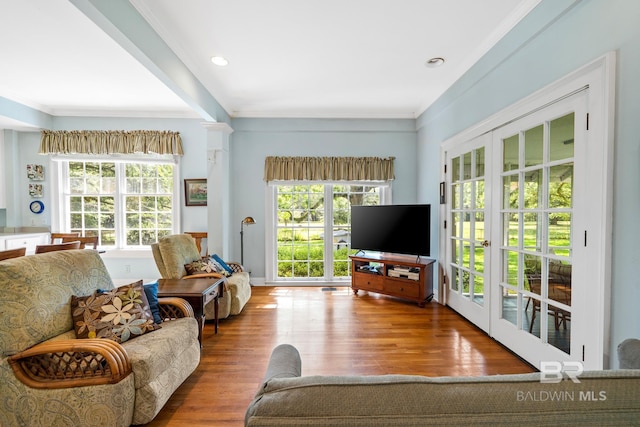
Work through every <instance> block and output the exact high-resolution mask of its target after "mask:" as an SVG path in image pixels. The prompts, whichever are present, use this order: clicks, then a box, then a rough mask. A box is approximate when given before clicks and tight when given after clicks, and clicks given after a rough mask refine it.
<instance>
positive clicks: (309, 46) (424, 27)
mask: <svg viewBox="0 0 640 427" xmlns="http://www.w3.org/2000/svg"><path fill="white" fill-rule="evenodd" d="M97 1H107V0H74V2H75V3H78V2H87V3H90V2H94V3H95V2H97ZM109 1H113V0H109ZM119 1H123V0H119ZM125 1H126V0H125ZM538 2H539V0H482V1H478V0H269V1H265V0H236V1H229V0H181V1H175V0H130V3H131V4H132V5H133V7H134V8H129V9H130V10H129V12H128V13H131V12H133V13H135V12H136V10H137V13H139V14H140V15H142V17H143V18H144V19H145V20H146V21H147V22H148V24H149V25H151V27H153V29H154V30H155V31H156V32H157V33H158V35H159V36H160V37H161V38H162V39H163V40H164V42H166V44H167V45H168V46H169V47H170V48H171V50H173V52H174V53H175V55H177V57H178V58H179V59H180V60H181V61H182V62H183V63H184V65H186V67H188V69H189V70H190V71H191V73H192V74H193V75H195V77H196V78H197V80H199V81H200V83H201V84H202V86H203V87H204V88H206V90H207V91H208V92H209V93H210V94H211V95H212V96H213V97H214V98H215V99H216V100H217V101H218V102H219V103H220V105H221V106H222V107H223V108H224V109H225V110H226V112H227V113H228V114H229V115H231V116H232V117H332V118H416V117H417V116H419V115H420V114H421V113H422V112H423V111H424V110H425V109H426V108H427V107H428V106H429V105H431V104H432V103H433V102H434V101H435V100H436V99H437V98H438V97H439V96H440V95H442V93H443V92H444V91H445V90H446V89H447V88H448V87H450V86H451V85H452V84H453V83H454V82H455V81H456V80H457V79H458V78H459V77H460V76H462V74H464V72H465V71H467V70H468V69H469V68H470V67H471V66H472V65H473V64H474V63H475V62H476V61H477V60H478V59H479V58H480V57H481V56H482V55H483V54H484V53H486V52H487V51H488V50H489V49H490V48H491V47H492V46H493V45H494V44H495V43H496V42H497V41H498V40H499V39H500V38H501V37H502V36H503V35H504V34H506V32H508V31H509V30H510V29H511V28H512V27H513V26H514V25H515V24H516V23H517V22H518V21H519V20H520V19H522V18H523V17H524V16H525V15H526V14H527V13H528V12H530V11H531V10H532V8H533V7H535V5H536V4H537V3H538ZM0 13H1V15H2V16H3V23H2V25H0V40H2V41H3V42H2V43H0V58H1V59H2V66H1V67H0V97H5V98H8V99H10V100H13V101H16V102H18V103H20V104H23V105H27V106H30V107H33V108H36V109H37V110H40V111H43V112H45V113H48V114H52V115H65V116H69V115H72V116H73V115H79V116H87V115H93V116H118V115H120V116H121V115H126V116H165V117H198V113H197V109H194V108H193V105H194V99H186V98H185V95H184V93H182V92H180V91H172V90H171V89H170V88H169V87H168V86H167V85H165V84H164V83H163V80H162V79H161V78H159V76H158V74H157V70H156V69H155V67H153V66H151V67H150V66H149V64H146V66H145V65H142V63H141V62H139V61H138V60H136V59H135V58H134V55H132V54H131V53H129V52H131V50H130V49H129V50H125V48H124V47H122V46H121V45H120V44H118V43H117V42H116V41H115V40H114V39H112V38H111V37H109V36H108V35H107V34H106V33H105V32H104V31H103V30H102V29H101V27H99V26H98V25H96V24H95V23H94V21H95V18H93V20H92V19H89V17H88V16H87V15H85V14H84V13H83V12H81V11H80V9H78V8H77V7H76V6H75V5H74V4H73V3H72V2H71V1H70V0H20V1H17V0H0ZM132 19H133V18H132ZM214 55H221V56H224V57H226V58H227V59H228V60H229V65H228V66H226V67H218V66H216V65H213V64H212V63H211V61H210V58H211V56H214ZM432 57H442V58H444V59H445V63H444V64H443V65H442V66H440V67H437V68H429V67H427V66H425V63H426V61H427V60H428V59H430V58H432ZM160 61H161V60H160ZM167 61H169V58H168V59H167ZM169 86H170V85H169ZM178 92H180V93H178ZM195 102H196V103H197V101H195ZM18 125H19V123H15V121H14V120H11V119H10V118H7V117H2V116H1V115H0V128H2V127H5V128H7V127H10V128H15V127H16V126H18Z"/></svg>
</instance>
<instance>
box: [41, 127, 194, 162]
mask: <svg viewBox="0 0 640 427" xmlns="http://www.w3.org/2000/svg"><path fill="white" fill-rule="evenodd" d="M39 153H40V154H140V153H143V154H151V153H153V154H175V155H180V156H182V155H183V154H184V153H183V151H182V138H180V133H179V132H171V131H153V130H133V131H123V130H122V131H111V130H110V131H101V130H80V131H75V130H72V131H64V130H61V131H52V130H43V131H42V133H41V137H40V150H39Z"/></svg>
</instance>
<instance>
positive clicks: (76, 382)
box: [0, 250, 200, 426]
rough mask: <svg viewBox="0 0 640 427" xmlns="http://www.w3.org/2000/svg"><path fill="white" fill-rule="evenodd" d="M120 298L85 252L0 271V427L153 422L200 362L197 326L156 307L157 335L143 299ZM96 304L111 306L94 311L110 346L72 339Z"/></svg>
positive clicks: (4, 264)
mask: <svg viewBox="0 0 640 427" xmlns="http://www.w3.org/2000/svg"><path fill="white" fill-rule="evenodd" d="M139 286H141V285H139ZM121 289H123V288H115V287H114V285H113V282H112V280H111V277H110V276H109V273H108V272H107V270H106V268H105V266H104V263H103V262H102V259H101V257H100V255H99V254H98V252H96V251H94V250H68V251H59V252H50V253H45V254H39V255H31V256H23V257H20V258H14V259H10V260H5V261H0V352H1V355H0V384H2V386H1V387H0V425H2V426H71V425H73V426H128V425H131V424H144V423H147V422H149V421H151V420H152V419H153V418H154V417H155V416H156V415H157V414H158V412H159V411H160V410H161V409H162V407H163V405H164V404H165V403H166V402H167V400H168V399H169V397H170V396H171V395H172V394H173V392H174V391H175V390H176V389H177V388H178V387H179V386H180V384H182V382H183V381H184V380H185V379H186V378H187V377H188V376H189V375H190V374H191V373H192V372H193V371H194V370H195V369H196V367H197V366H198V364H199V362H200V344H199V342H198V325H197V322H196V320H195V318H193V310H192V308H191V306H190V305H189V304H188V303H186V301H184V300H182V299H179V298H175V299H171V300H170V301H165V300H163V299H162V298H161V299H160V300H159V310H158V311H159V312H158V314H159V317H158V319H157V320H158V321H162V320H161V319H163V321H162V323H161V324H159V325H156V324H155V323H156V321H154V319H153V317H151V319H149V318H148V315H149V312H148V311H149V310H148V309H149V307H148V306H147V305H146V304H148V300H147V299H146V297H145V298H142V295H141V294H144V293H145V292H144V290H142V292H141V293H140V292H138V291H136V289H138V290H139V289H141V288H136V287H133V286H132V287H130V288H129V291H127V293H126V294H123V293H120V294H118V292H120V290H121ZM98 290H99V291H98ZM96 295H98V296H103V295H111V298H112V301H114V302H113V303H112V304H109V305H103V306H102V308H103V309H104V310H106V311H109V312H110V313H109V314H110V315H109V316H105V317H104V318H106V319H107V320H109V321H112V322H113V323H114V324H115V325H116V326H118V330H119V331H120V335H119V336H118V337H117V339H114V337H113V336H111V338H112V339H109V338H87V339H78V338H76V329H77V326H78V325H85V326H86V325H90V324H93V323H95V320H96V319H95V317H96V316H97V315H96V314H93V312H92V311H90V310H86V311H83V310H82V304H84V305H85V306H87V307H89V306H90V305H91V303H90V302H91V301H93V303H94V306H95V305H96V304H95V302H96V301H97V297H96ZM72 300H74V301H80V305H79V306H78V307H80V308H79V309H74V310H72ZM83 301H84V302H83ZM134 302H136V303H135V304H134ZM99 304H104V303H100V302H98V303H97V305H99ZM136 304H137V305H136ZM105 307H107V308H105ZM132 307H138V308H137V309H136V310H137V312H134V310H133V309H132ZM127 310H130V311H129V312H127ZM72 311H73V312H74V313H75V314H76V315H80V317H81V319H80V320H76V319H74V320H75V321H74V320H72ZM131 313H133V314H131ZM83 316H84V317H83ZM132 316H133V317H132ZM135 316H140V319H137V320H135V321H132V320H131V319H133V318H134V317H135ZM145 316H146V317H145ZM122 319H124V320H122ZM121 320H122V321H121ZM143 324H144V327H143ZM74 327H75V328H74ZM144 328H147V329H145V330H146V332H144V331H143V329H144ZM113 330H116V328H113ZM123 330H125V331H124V332H123ZM85 332H86V331H85ZM129 332H130V333H131V334H140V335H139V336H138V335H136V336H135V337H132V336H128V335H129ZM125 335H127V336H125ZM89 336H90V337H91V336H96V331H95V330H90V331H89ZM98 336H100V335H98Z"/></svg>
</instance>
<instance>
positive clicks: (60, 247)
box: [36, 240, 80, 254]
mask: <svg viewBox="0 0 640 427" xmlns="http://www.w3.org/2000/svg"><path fill="white" fill-rule="evenodd" d="M69 249H80V242H79V241H78V240H76V241H74V242H68V243H55V244H53V245H38V246H36V253H37V254H42V253H45V252H54V251H67V250H69Z"/></svg>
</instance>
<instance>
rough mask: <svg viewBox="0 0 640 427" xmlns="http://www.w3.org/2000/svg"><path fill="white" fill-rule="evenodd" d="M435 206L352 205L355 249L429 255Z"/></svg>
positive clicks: (352, 240)
mask: <svg viewBox="0 0 640 427" xmlns="http://www.w3.org/2000/svg"><path fill="white" fill-rule="evenodd" d="M430 240H431V205H376V206H351V248H352V249H359V250H363V251H376V252H390V253H396V254H407V255H425V256H429V255H430V252H431V250H430V249H431V248H430Z"/></svg>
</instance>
